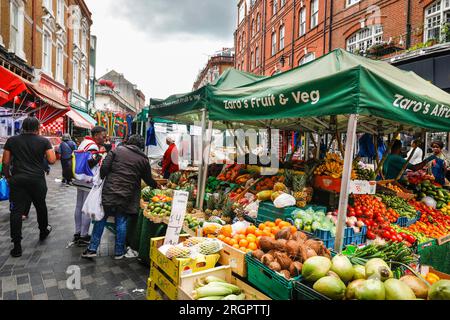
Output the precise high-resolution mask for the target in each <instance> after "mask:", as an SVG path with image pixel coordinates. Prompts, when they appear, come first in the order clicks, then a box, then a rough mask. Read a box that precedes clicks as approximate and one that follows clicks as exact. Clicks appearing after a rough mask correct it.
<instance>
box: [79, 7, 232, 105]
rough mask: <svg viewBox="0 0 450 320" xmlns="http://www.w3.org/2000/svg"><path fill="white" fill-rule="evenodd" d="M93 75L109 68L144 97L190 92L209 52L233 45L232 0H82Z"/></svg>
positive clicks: (98, 76)
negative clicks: (91, 38)
mask: <svg viewBox="0 0 450 320" xmlns="http://www.w3.org/2000/svg"><path fill="white" fill-rule="evenodd" d="M86 3H87V5H88V6H89V9H90V10H91V12H92V19H93V22H94V24H93V26H92V29H91V33H92V34H93V35H96V36H97V38H98V40H97V78H100V77H101V76H102V75H104V74H105V73H106V72H108V71H110V70H112V69H114V70H116V71H117V72H119V73H123V74H124V75H125V77H126V78H127V79H128V80H129V81H131V82H133V83H135V84H136V85H137V86H138V88H139V89H141V90H142V91H143V92H144V94H145V95H146V100H147V102H148V101H149V98H150V97H152V98H166V97H167V96H169V95H171V94H175V93H183V92H189V91H190V90H191V89H192V85H193V83H194V81H195V79H196V77H197V74H198V72H199V71H200V69H202V68H203V67H204V66H205V65H206V62H207V61H208V55H211V54H214V52H216V51H218V50H220V49H221V48H223V47H232V46H233V32H234V29H235V25H236V16H237V5H236V3H237V2H236V1H235V0H86Z"/></svg>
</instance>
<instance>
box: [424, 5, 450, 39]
mask: <svg viewBox="0 0 450 320" xmlns="http://www.w3.org/2000/svg"><path fill="white" fill-rule="evenodd" d="M449 17H450V0H437V1H435V2H433V3H431V4H430V5H429V6H428V7H426V8H425V11H424V32H423V37H424V42H427V41H428V40H431V39H437V40H438V41H439V40H442V34H441V30H442V27H443V25H444V24H445V23H447V22H450V21H447V19H449ZM433 34H434V36H433Z"/></svg>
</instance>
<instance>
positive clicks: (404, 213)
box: [379, 194, 417, 219]
mask: <svg viewBox="0 0 450 320" xmlns="http://www.w3.org/2000/svg"><path fill="white" fill-rule="evenodd" d="M379 197H380V198H381V199H382V201H383V203H385V204H386V206H387V207H388V208H392V209H394V210H395V212H397V213H398V214H399V215H400V217H407V218H408V219H413V218H415V217H416V216H417V211H416V210H415V209H414V207H413V206H411V205H409V204H408V202H406V200H405V199H402V198H399V197H396V196H390V195H384V194H380V195H379Z"/></svg>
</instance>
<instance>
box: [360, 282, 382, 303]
mask: <svg viewBox="0 0 450 320" xmlns="http://www.w3.org/2000/svg"><path fill="white" fill-rule="evenodd" d="M355 297H356V299H358V300H384V299H385V297H386V292H385V289H384V285H383V282H381V281H380V280H378V279H369V280H364V282H362V283H361V285H358V286H356V288H355Z"/></svg>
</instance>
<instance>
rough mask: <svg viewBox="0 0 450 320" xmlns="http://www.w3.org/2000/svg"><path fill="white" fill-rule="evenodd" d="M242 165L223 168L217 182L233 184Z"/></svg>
mask: <svg viewBox="0 0 450 320" xmlns="http://www.w3.org/2000/svg"><path fill="white" fill-rule="evenodd" d="M241 170H242V165H239V164H232V165H229V166H227V167H225V168H224V170H223V172H222V173H221V174H219V175H218V176H217V179H218V180H221V181H229V182H235V180H236V178H237V177H238V176H239V175H240V173H241Z"/></svg>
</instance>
